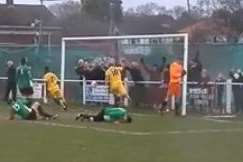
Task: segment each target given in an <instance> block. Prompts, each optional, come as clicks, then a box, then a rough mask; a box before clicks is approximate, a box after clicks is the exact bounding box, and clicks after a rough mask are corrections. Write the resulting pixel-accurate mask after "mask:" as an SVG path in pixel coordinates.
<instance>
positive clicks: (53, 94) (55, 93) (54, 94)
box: [49, 89, 63, 99]
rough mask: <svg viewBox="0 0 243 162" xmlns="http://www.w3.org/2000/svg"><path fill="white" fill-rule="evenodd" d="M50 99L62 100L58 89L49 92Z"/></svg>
mask: <svg viewBox="0 0 243 162" xmlns="http://www.w3.org/2000/svg"><path fill="white" fill-rule="evenodd" d="M49 95H50V97H52V98H54V99H57V98H63V96H62V93H61V90H60V89H52V90H50V91H49Z"/></svg>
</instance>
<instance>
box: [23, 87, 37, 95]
mask: <svg viewBox="0 0 243 162" xmlns="http://www.w3.org/2000/svg"><path fill="white" fill-rule="evenodd" d="M19 91H20V93H21V94H22V95H24V96H31V95H33V93H34V90H33V87H27V88H21V89H19Z"/></svg>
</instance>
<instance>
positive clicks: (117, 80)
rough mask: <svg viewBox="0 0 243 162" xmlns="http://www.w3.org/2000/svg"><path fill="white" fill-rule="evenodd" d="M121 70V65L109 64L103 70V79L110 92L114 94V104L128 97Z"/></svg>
mask: <svg viewBox="0 0 243 162" xmlns="http://www.w3.org/2000/svg"><path fill="white" fill-rule="evenodd" d="M122 70H123V68H122V67H121V66H116V65H111V66H110V67H109V68H108V69H107V70H106V72H105V81H106V84H107V85H108V87H109V91H110V93H111V94H113V95H114V96H115V104H118V103H117V102H119V101H121V100H122V99H124V98H129V96H128V93H127V90H126V88H125V85H124V83H123V81H122ZM118 100H119V101H118Z"/></svg>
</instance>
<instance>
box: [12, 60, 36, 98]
mask: <svg viewBox="0 0 243 162" xmlns="http://www.w3.org/2000/svg"><path fill="white" fill-rule="evenodd" d="M16 81H17V86H18V88H19V91H20V92H21V94H22V95H23V96H31V95H32V94H33V92H34V91H33V82H32V75H31V67H30V66H28V65H27V59H26V58H22V59H21V62H20V66H19V67H18V68H17V75H16Z"/></svg>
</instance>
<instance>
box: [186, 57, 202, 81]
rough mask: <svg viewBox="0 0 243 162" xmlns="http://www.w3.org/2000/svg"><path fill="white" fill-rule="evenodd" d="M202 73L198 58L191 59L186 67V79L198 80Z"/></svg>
mask: <svg viewBox="0 0 243 162" xmlns="http://www.w3.org/2000/svg"><path fill="white" fill-rule="evenodd" d="M201 73H202V64H201V62H200V61H199V60H198V59H193V60H191V61H190V63H189V67H188V81H192V82H200V81H201Z"/></svg>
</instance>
